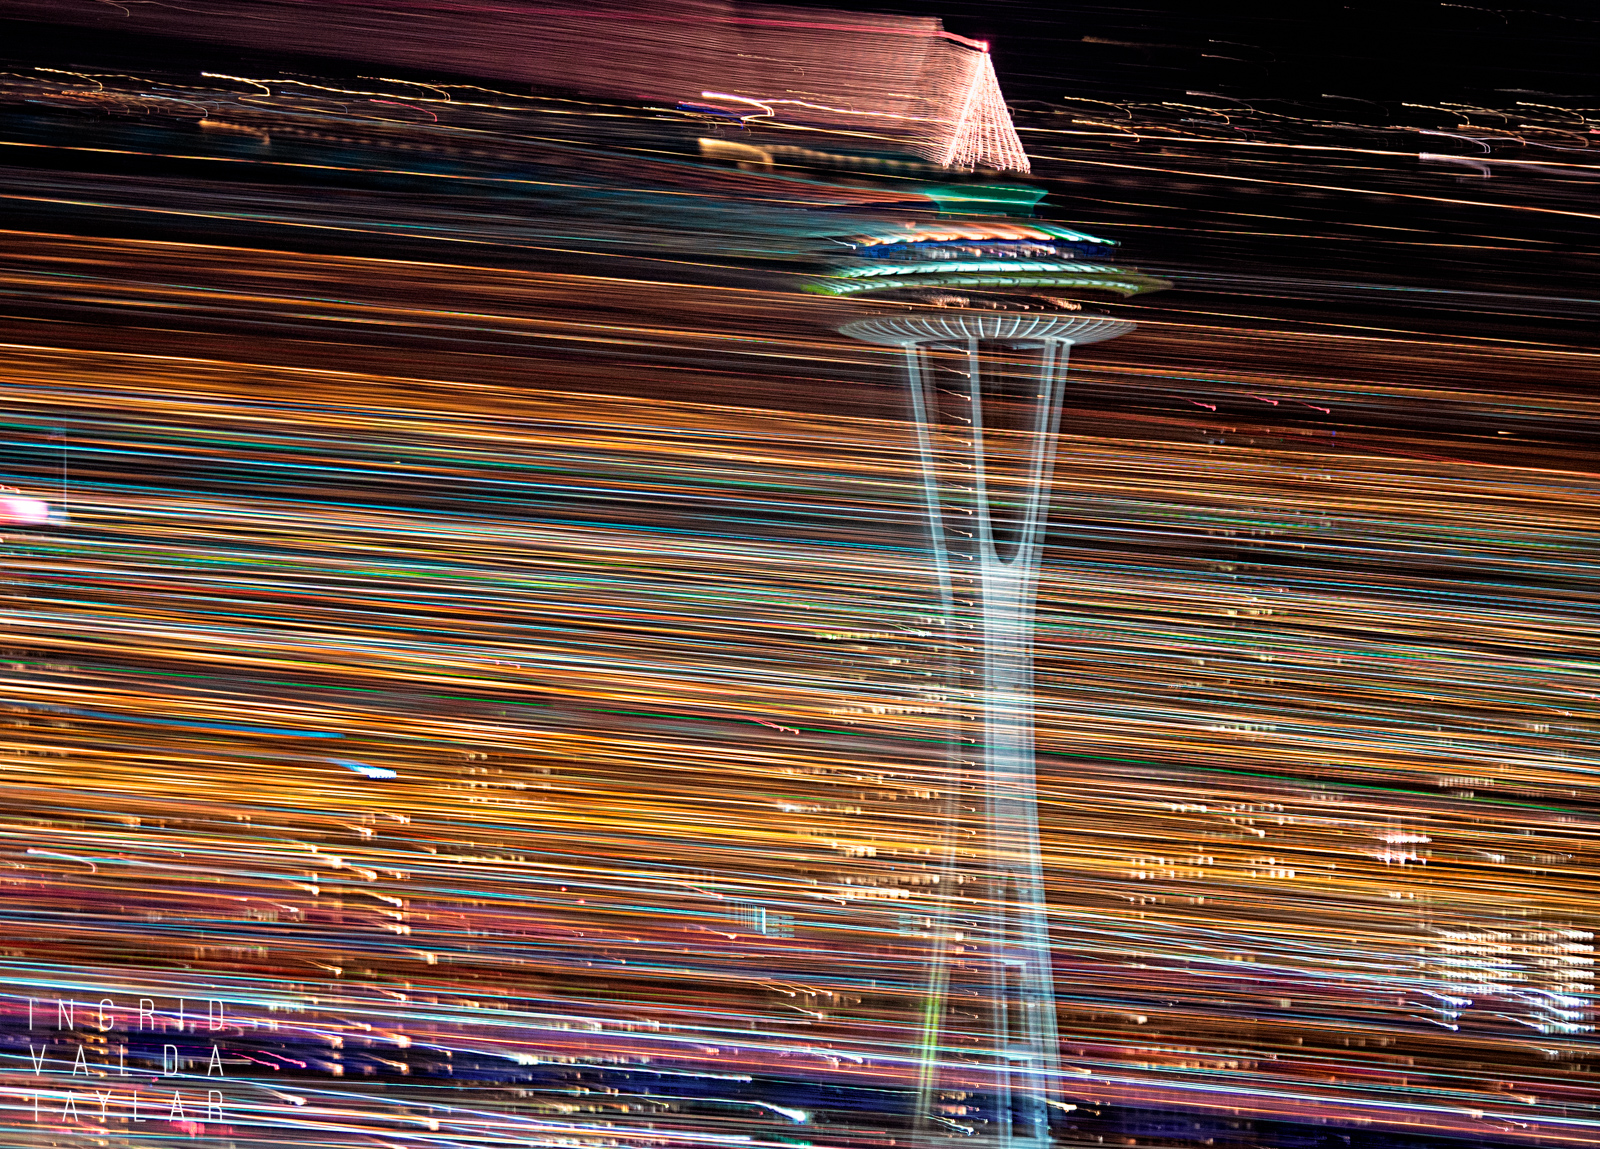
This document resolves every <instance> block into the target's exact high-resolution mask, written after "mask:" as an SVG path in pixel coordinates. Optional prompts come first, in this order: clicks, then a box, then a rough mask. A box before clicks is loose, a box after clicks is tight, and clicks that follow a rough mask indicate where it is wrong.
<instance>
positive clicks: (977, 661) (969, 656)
mask: <svg viewBox="0 0 1600 1149" xmlns="http://www.w3.org/2000/svg"><path fill="white" fill-rule="evenodd" d="M1040 194H1041V193H1039V192H1037V191H1036V190H1034V189H1029V188H1023V187H991V188H983V187H974V186H972V185H965V186H962V185H949V186H946V187H945V188H943V189H941V191H940V193H939V196H940V198H941V199H943V200H944V201H945V204H944V206H945V207H946V209H947V211H948V210H949V208H950V206H951V205H952V203H953V204H954V205H955V207H956V210H957V211H958V212H960V213H961V214H954V215H944V216H941V217H939V218H937V219H928V220H925V221H920V222H910V223H896V224H887V225H884V226H881V227H879V228H877V229H875V230H874V232H873V233H872V234H867V235H859V236H856V237H853V238H851V239H849V240H847V242H848V243H849V246H850V249H851V255H850V257H849V258H847V259H843V260H840V261H838V262H837V264H836V265H835V266H834V267H833V268H832V274H831V275H829V276H828V277H826V278H824V279H821V280H819V281H818V283H817V284H816V285H815V286H814V288H813V290H816V291H820V292H823V293H826V294H832V295H837V296H868V297H870V298H871V299H872V300H873V302H874V303H875V304H878V306H876V307H874V308H873V310H872V311H871V312H870V313H868V314H864V315H862V316H860V317H859V318H856V319H853V320H851V321H850V322H848V323H845V324H844V325H843V326H842V327H841V328H840V330H841V331H842V332H843V333H844V334H845V335H847V336H850V337H852V338H854V339H859V340H862V341H865V342H867V343H872V344H877V345H880V346H883V347H888V348H893V349H895V350H896V351H898V352H899V355H898V358H899V364H900V365H899V372H900V374H901V376H902V380H903V385H904V387H905V389H906V391H907V394H908V397H909V400H910V402H909V408H910V414H911V424H912V430H913V433H914V436H915V442H916V458H917V465H918V472H919V474H918V482H919V486H920V490H921V496H922V499H921V501H922V505H923V511H924V516H925V519H924V522H925V527H926V530H927V536H928V540H929V543H930V552H931V560H932V566H933V573H934V575H935V581H936V583H937V587H938V598H939V608H940V609H939V613H940V618H941V622H942V640H943V641H942V642H941V655H942V658H943V665H944V671H945V687H944V694H945V697H946V699H947V700H948V701H949V704H950V710H951V712H952V714H953V718H952V723H951V729H952V733H951V735H950V737H949V741H948V744H947V750H948V760H947V761H946V763H945V766H946V769H947V771H948V773H947V777H948V778H949V780H950V781H949V784H948V786H947V787H946V794H947V809H948V810H949V811H950V817H949V818H948V819H947V824H946V827H945V829H946V833H947V836H948V840H949V841H950V842H951V843H952V848H951V849H950V851H949V852H948V854H947V860H946V862H945V867H946V870H947V875H946V880H944V881H942V882H941V888H942V889H943V890H944V891H946V892H945V893H943V894H941V902H940V909H939V912H938V916H937V919H936V921H935V924H934V927H933V929H932V931H931V934H932V942H931V946H932V953H931V955H930V960H929V973H928V979H927V990H926V998H925V1006H924V1013H923V1018H922V1023H921V1030H922V1032H921V1040H920V1056H919V1063H920V1065H919V1068H920V1073H919V1089H918V1099H917V1115H916V1116H917V1120H918V1125H919V1129H920V1130H921V1133H922V1137H923V1139H924V1140H925V1141H926V1142H930V1143H936V1142H937V1141H939V1140H941V1139H942V1137H943V1136H944V1135H946V1134H948V1135H951V1136H960V1137H961V1138H962V1139H963V1140H964V1143H966V1144H973V1143H974V1138H976V1139H977V1141H978V1142H979V1143H981V1144H983V1145H984V1146H985V1147H986V1149H988V1147H996V1149H1044V1147H1045V1146H1046V1145H1048V1144H1049V1139H1050V1123H1049V1110H1050V1107H1051V1103H1052V1102H1057V1101H1059V1081H1060V1066H1059V1048H1058V1039H1057V1035H1056V1007H1055V987H1054V975H1053V973H1052V968H1051V944H1050V932H1049V926H1048V919H1047V915H1046V907H1045V898H1044V874H1043V871H1042V866H1041V860H1040V852H1039V827H1038V806H1037V800H1036V789H1035V782H1034V741H1033V714H1034V706H1033V627H1034V598H1035V589H1036V585H1037V582H1038V577H1039V565H1040V557H1041V553H1042V551H1043V545H1044V537H1045V525H1046V521H1047V519H1048V514H1049V492H1050V486H1051V477H1052V472H1053V469H1054V459H1055V449H1056V439H1057V428H1058V425H1059V421H1060V411H1061V405H1062V399H1063V395H1064V392H1065V388H1066V374H1067V361H1068V356H1069V355H1070V353H1071V352H1072V350H1073V349H1074V348H1076V347H1081V346H1084V345H1087V344H1091V343H1097V342H1100V341H1102V340H1106V339H1114V338H1116V337H1117V336H1120V335H1124V334H1126V333H1128V332H1130V331H1132V330H1133V329H1134V324H1132V323H1131V322H1129V321H1127V320H1125V319H1120V318H1115V317H1113V316H1109V315H1104V314H1098V313H1096V312H1094V311H1093V310H1091V309H1090V308H1089V307H1087V306H1085V303H1084V302H1082V300H1084V299H1085V298H1093V297H1094V296H1096V295H1100V294H1105V293H1109V294H1110V295H1113V296H1124V297H1126V296H1129V295H1133V294H1136V293H1139V292H1143V291H1150V290H1155V289H1158V288H1161V287H1165V286H1168V285H1167V284H1166V283H1165V282H1164V281H1162V280H1159V279H1155V278H1153V277H1150V276H1146V275H1142V274H1140V273H1138V272H1136V271H1129V270H1124V269H1121V268H1118V267H1115V266H1113V265H1112V264H1111V263H1110V262H1109V261H1108V259H1109V256H1110V254H1111V252H1112V250H1113V248H1114V245H1113V244H1112V243H1111V242H1110V241H1107V240H1103V239H1100V238H1098V237H1095V236H1091V235H1088V234H1087V233H1084V232H1080V231H1076V230H1073V229H1070V228H1065V227H1061V226H1058V225H1055V224H1051V223H1045V222H1041V221H1036V220H1032V219H1018V218H1015V217H1014V216H1005V217H998V218H997V217H996V216H995V215H988V216H982V215H977V214H974V213H973V209H974V208H975V207H976V208H977V209H979V210H981V209H982V208H983V207H985V206H987V207H988V208H989V209H990V210H991V211H993V210H994V209H995V208H996V207H997V206H1005V207H1009V208H1010V209H1011V210H1013V211H1014V210H1016V206H1017V202H1018V197H1019V196H1020V197H1021V200H1022V201H1023V202H1025V203H1026V204H1031V203H1032V202H1033V201H1034V200H1035V199H1037V198H1038V196H1039V195H1040ZM1008 201H1009V202H1008ZM1024 210H1026V209H1024ZM885 303H888V304H890V306H883V304H885ZM957 811H964V812H963V813H959V814H958V813H957ZM957 838H959V839H960V842H961V846H960V849H959V853H958V852H957V850H956V848H955V847H954V845H953V843H954V842H955V841H956V840H957ZM953 890H955V891H960V892H959V893H957V894H953V893H951V892H950V891H953ZM958 999H959V1000H960V1001H961V1002H962V1009H961V1011H960V1014H961V1017H960V1018H959V1019H958V1018H957V1017H956V1016H955V1011H953V1010H952V1009H951V1008H950V1003H951V1002H953V1001H956V1000H958ZM974 1003H975V1008H973V1006H974ZM974 1083H976V1084H975V1085H974Z"/></svg>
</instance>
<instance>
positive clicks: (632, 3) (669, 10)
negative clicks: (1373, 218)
mask: <svg viewBox="0 0 1600 1149" xmlns="http://www.w3.org/2000/svg"><path fill="white" fill-rule="evenodd" d="M0 12H3V13H4V14H6V15H8V16H12V17H22V18H26V19H44V20H51V21H57V22H68V23H76V24H86V25H91V26H96V25H102V24H107V23H114V24H115V27H116V29H117V31H118V32H123V33H128V32H132V33H146V34H157V35H171V36H181V37H184V38H185V39H191V40H195V39H197V40H210V41H213V42H219V43H225V44H239V45H246V46H249V47H254V48H259V49H264V50H269V51H278V52H305V53H312V54H316V55H322V56H333V57H345V58H354V59H359V60H362V61H366V62H369V63H379V64H388V65H392V66H397V67H404V68H413V69H419V70H421V71H422V72H424V73H427V72H433V73H456V74H460V75H469V76H481V77H487V78H499V79H504V80H510V81H515V82H519V83H529V84H533V85H536V86H539V87H544V88H553V89H559V90H563V91H568V92H574V93H580V94H584V95H591V96H599V97H603V98H608V99H619V100H627V101H640V102H645V103H650V104H665V105H667V106H669V107H674V108H679V109H682V110H685V111H688V112H690V113H691V114H693V113H696V112H700V113H702V114H705V115H706V116H708V117H710V118H712V119H714V120H718V121H721V122H723V123H725V124H729V125H732V128H731V130H732V131H733V132H734V133H735V134H738V133H740V132H741V130H742V129H744V128H746V127H751V126H759V125H762V124H766V125H775V126H777V127H779V128H780V129H783V128H788V129H794V130H796V134H797V136H798V135H800V134H801V133H804V140H805V142H807V143H815V142H817V140H816V135H815V133H816V132H817V131H818V130H819V129H820V130H822V131H824V132H828V133H832V134H834V136H835V138H834V139H833V140H832V141H830V146H832V147H834V148H836V149H837V148H839V147H853V148H857V149H860V150H863V151H879V152H900V153H904V154H908V155H914V156H918V157H920V158H922V159H925V160H928V161H930V162H933V163H936V164H941V165H944V166H947V167H956V168H993V169H998V170H1002V171H1012V172H1025V171H1027V170H1028V159H1027V156H1026V155H1024V154H1023V151H1022V145H1021V142H1020V141H1019V140H1018V138H1017V133H1016V130H1015V129H1014V128H1013V127H1012V125H1011V117H1010V115H1009V113H1008V112H1007V111H1006V106H1005V102H1004V100H1003V99H1002V98H1001V95H1000V86H999V84H998V82H997V81H996V79H995V73H994V65H993V63H992V61H991V60H990V58H989V51H988V45H986V44H983V43H980V42H978V41H974V40H967V39H964V38H962V37H959V36H955V35H952V34H951V33H948V32H945V31H944V30H943V28H942V27H941V25H940V23H939V21H938V20H936V19H930V18H921V17H908V16H887V15H874V14H866V13H858V12H845V11H832V10H828V9H806V8H785V7H780V6H777V5H766V4H740V3H733V2H729V0H670V2H668V3H654V2H650V0H599V2H597V3H591V4H584V5H573V6H569V7H561V8H555V7H545V6H539V5H534V4H519V3H514V2H513V3H505V4H501V5H497V6H494V7H493V8H492V9H491V8H478V9H474V10H473V11H472V12H471V14H470V16H464V15H463V12H462V9H461V8H460V6H459V5H457V4H455V3H453V0H417V2H416V3H414V4H410V5H407V6H406V7H405V8H404V9H389V8H383V7H376V6H373V5H370V4H366V3H364V2H361V0H327V2H325V3H319V4H317V5H315V6H308V5H305V4H303V3H300V2H299V0H219V2H218V3H216V4H213V5H209V6H207V7H205V8H196V9H189V8H184V9H181V10H180V9H178V8H172V7H168V6H163V5H157V4H141V5H134V6H133V7H132V8H129V9H126V10H125V9H122V8H116V9H112V8H108V7H107V6H106V5H103V4H97V3H87V2H82V0H0ZM108 13H112V15H108ZM113 15H114V20H113ZM435 95H436V93H431V92H427V91H424V92H423V93H422V94H420V95H419V96H418V97H417V100H419V101H420V102H424V103H426V102H427V101H428V100H430V99H432V98H434V97H435Z"/></svg>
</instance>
